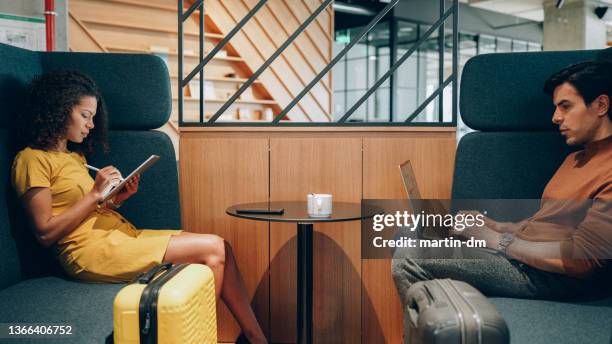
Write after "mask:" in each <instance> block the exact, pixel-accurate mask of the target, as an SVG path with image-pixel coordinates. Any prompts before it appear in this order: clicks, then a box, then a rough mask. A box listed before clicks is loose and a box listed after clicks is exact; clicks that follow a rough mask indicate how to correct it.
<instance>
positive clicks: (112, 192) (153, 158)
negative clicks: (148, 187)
mask: <svg viewBox="0 0 612 344" xmlns="http://www.w3.org/2000/svg"><path fill="white" fill-rule="evenodd" d="M157 160H159V155H151V156H150V157H149V158H148V159H147V160H145V161H144V162H143V163H142V164H140V166H138V167H137V168H136V169H135V170H134V171H132V173H130V174H129V175H128V176H127V177H125V178H124V179H122V180H121V182H119V184H117V185H114V186H111V187H110V188H108V190H107V191H106V192H105V193H104V198H103V199H102V202H106V201H108V200H109V199H110V198H112V197H114V196H115V195H116V194H118V193H119V191H121V189H123V187H124V186H125V184H126V183H127V182H129V181H130V180H131V179H132V178H134V177H135V176H136V175H137V174H142V173H143V172H144V171H146V170H147V169H148V168H149V167H151V165H153V164H154V163H156V162H157Z"/></svg>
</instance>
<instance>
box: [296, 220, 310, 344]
mask: <svg viewBox="0 0 612 344" xmlns="http://www.w3.org/2000/svg"><path fill="white" fill-rule="evenodd" d="M297 231H298V235H297V281H298V283H297V307H298V309H297V338H298V341H297V342H298V343H308V344H310V343H312V268H313V267H312V231H313V226H312V223H298V225H297Z"/></svg>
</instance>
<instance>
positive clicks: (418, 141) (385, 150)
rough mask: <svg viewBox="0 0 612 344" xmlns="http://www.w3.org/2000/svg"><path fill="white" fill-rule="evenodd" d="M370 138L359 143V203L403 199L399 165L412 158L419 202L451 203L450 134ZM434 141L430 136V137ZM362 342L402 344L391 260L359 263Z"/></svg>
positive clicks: (452, 150) (452, 138) (452, 155)
mask: <svg viewBox="0 0 612 344" xmlns="http://www.w3.org/2000/svg"><path fill="white" fill-rule="evenodd" d="M410 136H413V137H408V138H400V137H397V138H391V137H372V138H365V139H364V142H363V161H364V164H363V198H364V199H402V198H405V197H406V194H405V192H404V188H403V184H402V179H401V175H400V171H399V168H398V166H399V164H401V163H402V162H404V161H406V160H408V159H410V161H411V162H412V166H413V169H414V173H415V177H416V180H417V183H418V184H419V187H420V191H421V195H422V197H423V198H439V199H443V198H449V197H450V190H451V181H452V173H453V166H454V160H455V145H456V143H455V142H456V141H455V134H454V133H414V134H412V135H410ZM432 136H433V137H432ZM362 275H363V291H362V301H361V302H362V314H363V319H362V326H363V338H362V343H401V342H402V335H403V326H402V309H401V304H400V300H399V297H398V295H397V292H396V290H395V286H394V283H393V278H392V276H391V260H389V259H364V260H362Z"/></svg>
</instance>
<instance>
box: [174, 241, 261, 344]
mask: <svg viewBox="0 0 612 344" xmlns="http://www.w3.org/2000/svg"><path fill="white" fill-rule="evenodd" d="M166 262H172V263H198V264H206V265H207V266H208V267H209V268H210V269H211V270H212V271H213V275H214V277H215V293H216V295H217V299H219V297H221V299H223V301H224V302H225V304H226V305H227V307H228V308H229V310H230V311H231V312H232V314H233V315H234V317H235V318H236V320H237V321H238V324H240V327H241V328H242V331H243V333H244V335H245V336H246V337H247V338H248V339H249V341H250V342H251V343H267V340H266V337H265V336H264V334H263V331H262V330H261V327H260V326H259V323H258V322H257V319H256V318H255V314H254V313H253V309H252V308H251V305H250V302H249V297H248V294H247V291H246V288H245V286H244V281H243V279H242V276H241V275H240V272H239V271H238V266H237V265H236V259H235V258H234V253H233V252H232V248H231V246H230V244H229V243H228V242H226V241H225V240H224V239H223V238H221V237H220V236H218V235H214V234H198V233H188V232H182V233H181V234H179V235H176V236H173V237H171V238H170V242H169V244H168V248H167V249H166V254H165V256H164V263H166Z"/></svg>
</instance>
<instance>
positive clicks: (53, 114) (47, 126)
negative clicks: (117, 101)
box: [18, 71, 108, 154]
mask: <svg viewBox="0 0 612 344" xmlns="http://www.w3.org/2000/svg"><path fill="white" fill-rule="evenodd" d="M86 96H90V97H95V98H96V100H97V104H98V105H97V109H96V115H95V116H94V120H93V121H94V126H95V128H94V129H93V130H92V131H91V133H90V135H89V136H87V137H86V138H85V139H84V140H83V143H81V144H71V143H70V142H69V143H68V144H69V146H68V147H69V149H70V150H73V151H77V152H80V153H83V154H89V153H91V152H92V151H93V147H94V146H98V148H101V149H102V150H103V151H105V152H106V151H108V138H107V136H108V115H107V112H106V106H105V104H104V99H103V98H102V95H101V94H100V91H99V90H98V87H97V86H96V84H95V83H94V81H93V80H92V79H91V78H90V77H88V76H87V75H85V74H82V73H80V72H77V71H53V72H49V73H45V74H41V75H39V76H36V77H34V78H33V79H32V81H31V82H30V84H29V85H28V87H27V100H26V105H25V111H24V112H23V113H22V114H21V116H20V118H19V120H18V131H19V135H18V139H19V141H21V142H20V146H21V147H31V148H36V149H42V150H50V149H53V148H55V147H56V145H57V143H58V141H59V140H60V139H61V138H63V137H65V136H66V133H67V130H68V125H69V121H70V116H71V113H72V109H73V108H74V106H76V105H78V104H79V103H80V102H81V99H82V98H83V97H86Z"/></svg>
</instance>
